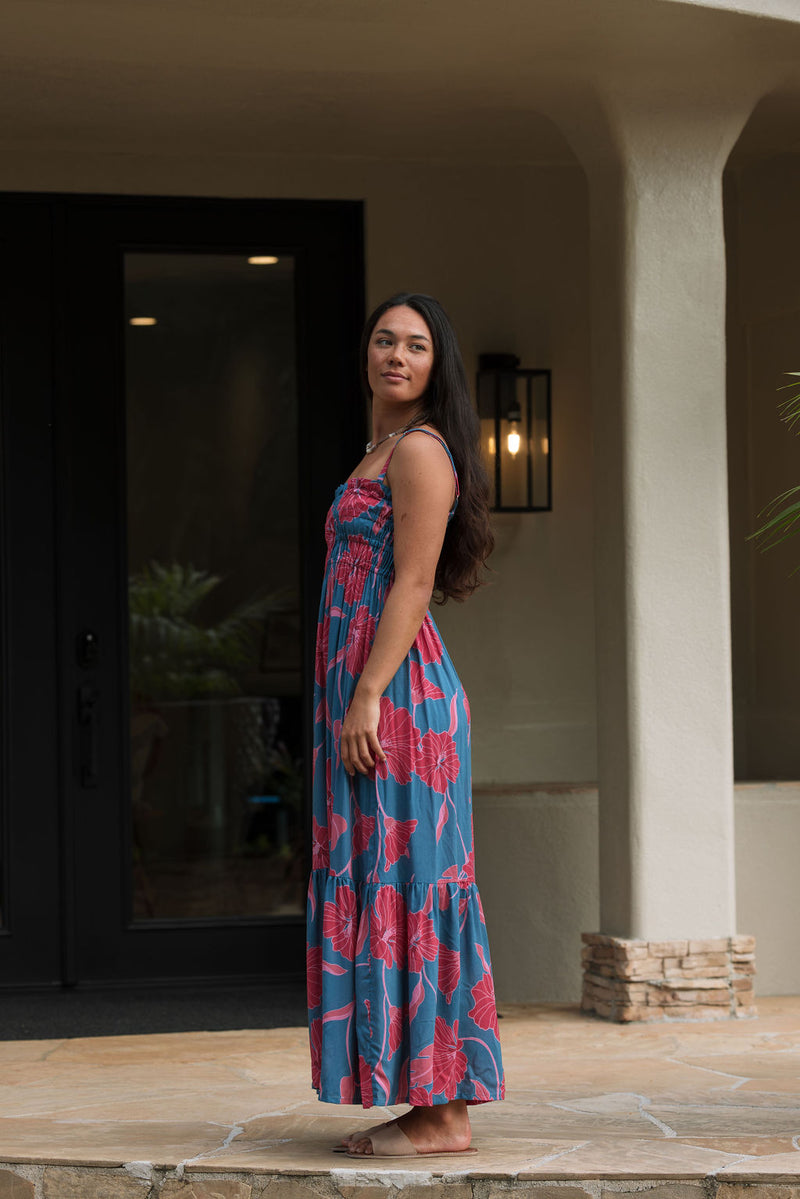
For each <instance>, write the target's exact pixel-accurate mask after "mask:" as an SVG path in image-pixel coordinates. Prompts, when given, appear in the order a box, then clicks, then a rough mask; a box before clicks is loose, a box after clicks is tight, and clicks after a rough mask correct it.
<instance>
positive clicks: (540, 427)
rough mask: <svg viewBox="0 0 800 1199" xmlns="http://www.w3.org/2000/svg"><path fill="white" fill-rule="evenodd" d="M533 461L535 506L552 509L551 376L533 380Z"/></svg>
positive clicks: (535, 377)
mask: <svg viewBox="0 0 800 1199" xmlns="http://www.w3.org/2000/svg"><path fill="white" fill-rule="evenodd" d="M530 382H531V389H532V413H533V415H532V419H531V461H532V463H533V506H534V508H549V507H550V486H549V484H550V478H549V469H550V468H549V462H550V439H549V434H548V412H547V408H548V391H549V385H550V376H549V375H546V374H541V375H536V376H534V377H533V378H532V379H531V381H530Z"/></svg>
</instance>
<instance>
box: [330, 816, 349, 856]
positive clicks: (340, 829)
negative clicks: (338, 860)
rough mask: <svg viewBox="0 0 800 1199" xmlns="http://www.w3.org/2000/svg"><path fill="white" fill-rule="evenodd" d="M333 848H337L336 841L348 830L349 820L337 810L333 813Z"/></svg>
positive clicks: (331, 827)
mask: <svg viewBox="0 0 800 1199" xmlns="http://www.w3.org/2000/svg"><path fill="white" fill-rule="evenodd" d="M330 829H331V849H335V848H336V843H337V841H338V840H339V838H340V837H341V836H342V834H343V833H346V832H347V821H346V820H345V818H344V816H340V815H339V814H338V813H337V812H333V813H331V824H330Z"/></svg>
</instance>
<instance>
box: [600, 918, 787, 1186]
mask: <svg viewBox="0 0 800 1199" xmlns="http://www.w3.org/2000/svg"><path fill="white" fill-rule="evenodd" d="M581 939H582V941H583V947H582V950H581V961H582V965H583V995H582V998H581V1010H582V1011H584V1012H589V1013H593V1014H594V1015H596V1016H600V1017H601V1018H602V1019H604V1020H613V1021H617V1022H619V1023H630V1022H632V1021H653V1020H714V1019H716V1020H722V1019H730V1018H732V1017H733V1018H736V1017H744V1016H747V1017H750V1016H754V1015H756V1008H755V994H754V991H753V975H754V974H755V973H756V966H755V957H756V955H755V944H756V942H755V937H752V936H746V935H742V934H737V935H736V936H732V937H706V938H697V939H695V940H692V939H687V940H680V941H637V940H633V939H631V938H627V937H612V936H610V935H608V934H606V933H582V934H581ZM797 1199H800V1193H799V1194H798V1196H797Z"/></svg>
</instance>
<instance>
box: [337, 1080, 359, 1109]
mask: <svg viewBox="0 0 800 1199" xmlns="http://www.w3.org/2000/svg"><path fill="white" fill-rule="evenodd" d="M355 1090H356V1084H355V1080H354V1079H352V1078H351V1077H350V1075H349V1074H347V1075H345V1077H344V1078H343V1079H342V1080H341V1082H340V1083H339V1102H340V1103H355Z"/></svg>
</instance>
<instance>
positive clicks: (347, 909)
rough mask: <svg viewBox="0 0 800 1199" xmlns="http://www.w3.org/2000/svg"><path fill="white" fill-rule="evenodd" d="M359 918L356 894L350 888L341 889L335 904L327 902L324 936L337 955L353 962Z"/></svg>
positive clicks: (324, 916)
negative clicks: (339, 954)
mask: <svg viewBox="0 0 800 1199" xmlns="http://www.w3.org/2000/svg"><path fill="white" fill-rule="evenodd" d="M357 917H358V911H357V904H356V896H355V892H354V891H351V890H350V888H349V887H339V888H338V889H337V891H336V900H335V902H334V903H331V901H330V900H327V901H326V903H325V913H324V915H323V917H322V935H323V937H324V938H325V940H327V941H330V943H331V945H332V946H333V948H334V949H335V950H336V952H337V953H341V954H342V956H343V957H346V958H347V959H348V961H351V962H352V960H353V958H354V957H355V953H356V933H357Z"/></svg>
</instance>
